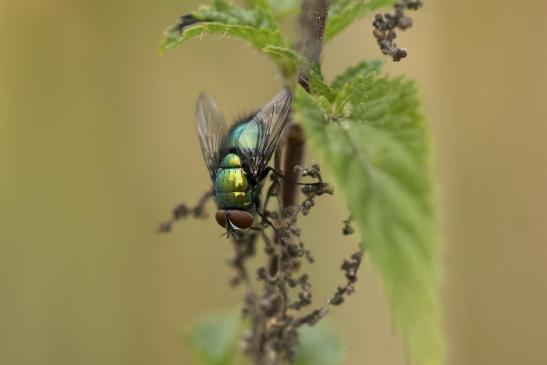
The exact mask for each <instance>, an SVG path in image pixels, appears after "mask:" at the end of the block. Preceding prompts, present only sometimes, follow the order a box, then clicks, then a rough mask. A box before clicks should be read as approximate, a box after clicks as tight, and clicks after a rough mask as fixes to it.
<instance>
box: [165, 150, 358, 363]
mask: <svg viewBox="0 0 547 365" xmlns="http://www.w3.org/2000/svg"><path fill="white" fill-rule="evenodd" d="M275 160H276V166H275V170H274V171H275V172H274V173H272V174H271V175H270V182H269V186H267V189H264V190H265V196H264V203H263V204H262V206H261V207H260V208H259V211H258V212H257V214H258V216H259V217H260V222H259V223H258V224H257V225H256V226H255V227H253V229H251V230H249V231H248V232H247V233H245V234H242V235H241V236H240V237H237V238H236V237H233V238H232V242H233V246H234V256H233V258H232V259H231V260H229V261H228V263H229V265H230V266H231V267H232V268H233V269H234V271H235V275H234V277H233V278H232V279H231V280H230V283H231V285H233V286H235V287H237V286H240V285H243V286H244V288H245V290H246V293H245V296H244V305H243V309H242V314H243V316H244V317H245V318H247V319H249V321H250V323H251V326H250V328H249V330H248V331H247V333H245V335H244V338H243V340H242V348H243V350H244V352H245V353H247V354H249V355H250V356H252V357H254V361H255V363H256V364H264V365H274V364H280V363H282V362H285V361H286V362H292V361H293V360H294V355H295V352H294V351H295V347H296V345H297V343H298V328H299V327H300V326H302V325H310V326H313V325H315V324H316V323H317V322H318V321H319V320H321V319H322V318H323V317H324V316H325V315H326V314H327V313H328V307H329V306H331V305H333V306H335V305H340V304H342V303H343V302H344V301H345V297H346V296H348V295H351V294H352V293H353V291H354V284H355V282H356V281H357V270H358V268H359V266H360V264H361V258H362V252H361V251H358V252H356V253H354V254H353V255H351V257H350V258H349V259H346V260H344V261H343V263H342V265H341V270H342V271H343V272H344V275H345V278H346V282H345V284H343V285H341V286H339V287H338V288H336V290H335V291H334V294H333V295H332V297H331V298H329V299H328V300H325V301H323V304H321V305H320V306H318V307H316V308H314V309H310V310H308V311H306V308H308V307H309V306H310V305H311V304H312V284H311V281H310V276H309V275H308V274H307V273H305V272H303V261H305V262H308V263H313V262H314V259H313V256H312V254H311V252H310V251H309V250H308V249H307V248H306V246H305V244H304V242H303V241H302V238H301V232H300V229H299V227H298V225H297V223H298V218H299V217H300V216H306V215H308V214H309V212H310V210H311V209H312V208H313V207H314V206H315V203H316V199H317V198H318V197H320V196H322V195H324V194H329V195H331V194H333V188H332V186H331V185H330V184H328V183H326V182H324V181H323V178H322V176H321V171H320V167H319V165H318V164H314V165H312V166H311V167H309V168H302V167H300V166H296V167H295V168H294V172H295V174H296V176H301V177H306V178H309V179H312V180H313V182H309V183H296V182H287V181H286V180H284V179H285V178H284V177H282V175H281V173H280V172H279V171H280V170H279V169H280V163H279V162H280V152H278V153H276V159H275ZM292 175H293V176H295V175H294V174H292ZM287 183H288V184H291V186H293V187H294V188H295V191H296V187H298V186H300V187H301V189H300V191H301V193H302V198H301V200H300V201H298V202H297V203H296V204H295V205H291V206H288V207H283V204H282V199H281V195H282V191H283V189H282V188H283V184H287ZM211 196H212V194H211V193H210V192H208V193H206V194H204V195H203V197H202V198H201V199H200V201H199V203H198V204H197V205H196V206H195V207H193V208H189V207H187V206H186V205H185V204H179V205H178V206H177V207H176V208H175V209H174V210H173V217H172V219H171V220H169V221H168V222H166V223H163V224H162V225H161V226H160V229H159V231H160V232H169V231H170V229H171V226H172V224H173V223H174V222H175V221H177V220H179V219H183V218H187V217H196V218H199V217H205V216H206V214H205V204H206V203H207V201H208V200H209V199H210V198H211ZM272 202H277V204H272ZM270 205H274V207H273V208H271V207H270ZM350 222H351V218H349V219H348V220H346V221H344V228H343V230H342V231H343V232H344V234H351V233H352V231H353V230H352V228H351V226H350ZM259 238H261V239H262V241H263V242H264V245H263V246H262V247H263V249H264V252H265V254H266V258H267V261H266V263H265V264H264V265H262V266H261V267H259V269H258V270H257V272H256V282H258V283H260V284H261V288H260V289H257V288H256V282H255V280H253V279H254V278H253V277H252V275H250V274H249V272H248V269H247V261H248V260H249V259H250V258H252V257H254V256H255V254H256V252H257V243H258V242H259V240H258V239H259Z"/></svg>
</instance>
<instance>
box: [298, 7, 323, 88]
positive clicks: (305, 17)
mask: <svg viewBox="0 0 547 365" xmlns="http://www.w3.org/2000/svg"><path fill="white" fill-rule="evenodd" d="M328 15H329V0H303V1H302V11H301V12H300V16H299V18H298V22H299V24H300V29H301V30H302V39H301V51H302V54H303V55H304V56H305V57H306V59H307V60H308V64H307V65H304V66H302V67H301V68H300V70H299V74H298V83H299V84H300V85H301V86H302V87H303V88H304V89H306V90H307V91H309V82H308V79H309V73H310V67H316V66H317V67H318V66H319V64H320V61H321V52H322V50H323V35H324V34H325V25H326V23H327V17H328Z"/></svg>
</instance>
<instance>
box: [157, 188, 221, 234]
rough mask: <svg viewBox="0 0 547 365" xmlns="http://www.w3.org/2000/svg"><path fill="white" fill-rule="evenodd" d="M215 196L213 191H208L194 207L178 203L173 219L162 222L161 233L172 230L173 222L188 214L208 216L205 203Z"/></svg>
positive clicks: (159, 230)
mask: <svg viewBox="0 0 547 365" xmlns="http://www.w3.org/2000/svg"><path fill="white" fill-rule="evenodd" d="M212 197H213V192H212V191H208V192H206V193H205V194H203V196H202V197H201V199H200V200H199V201H198V203H197V204H196V205H195V206H194V207H191V208H190V207H188V206H186V204H184V203H180V204H179V205H177V206H176V207H175V208H174V209H173V211H172V217H171V219H169V220H167V221H165V222H163V223H161V224H160V225H159V227H158V229H157V231H158V232H159V233H167V232H170V231H171V227H172V226H173V224H175V222H176V221H178V220H181V219H184V218H186V217H188V216H191V217H194V218H206V217H207V213H205V204H207V202H208V201H209V199H211V198H212Z"/></svg>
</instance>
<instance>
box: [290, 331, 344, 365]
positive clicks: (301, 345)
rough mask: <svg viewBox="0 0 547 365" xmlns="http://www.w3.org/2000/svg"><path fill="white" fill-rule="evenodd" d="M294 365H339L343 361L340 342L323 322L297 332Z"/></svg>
mask: <svg viewBox="0 0 547 365" xmlns="http://www.w3.org/2000/svg"><path fill="white" fill-rule="evenodd" d="M298 336H299V337H298V346H297V347H296V357H295V365H339V364H341V363H342V361H343V358H344V356H343V351H342V342H341V341H340V337H338V335H337V334H336V332H335V331H334V330H333V329H332V327H330V326H329V325H327V324H326V323H324V322H321V323H319V324H316V325H315V326H313V327H308V326H306V327H302V328H300V329H299V330H298Z"/></svg>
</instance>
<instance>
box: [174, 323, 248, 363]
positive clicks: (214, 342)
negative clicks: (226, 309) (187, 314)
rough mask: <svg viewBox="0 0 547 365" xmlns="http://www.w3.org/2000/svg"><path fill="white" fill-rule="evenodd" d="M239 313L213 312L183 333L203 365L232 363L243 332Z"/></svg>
mask: <svg viewBox="0 0 547 365" xmlns="http://www.w3.org/2000/svg"><path fill="white" fill-rule="evenodd" d="M241 328H242V324H241V316H240V315H239V313H237V312H235V313H229V314H212V315H209V316H207V317H206V318H205V319H203V320H202V321H200V322H198V323H196V324H194V325H193V326H192V328H191V329H190V330H189V331H188V332H187V333H185V334H184V335H183V338H184V340H185V341H186V342H187V343H188V344H189V345H190V347H191V348H192V350H194V352H195V353H196V354H197V356H198V357H199V359H200V362H201V363H202V364H203V365H232V363H233V358H234V355H235V353H236V350H237V347H238V346H237V344H238V340H239V335H240V333H241Z"/></svg>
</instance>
